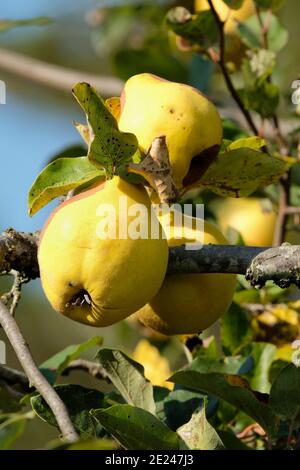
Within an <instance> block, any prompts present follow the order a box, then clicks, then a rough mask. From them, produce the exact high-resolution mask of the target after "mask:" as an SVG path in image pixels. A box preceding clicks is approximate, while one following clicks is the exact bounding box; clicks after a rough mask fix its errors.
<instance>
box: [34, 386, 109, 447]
mask: <svg viewBox="0 0 300 470" xmlns="http://www.w3.org/2000/svg"><path fill="white" fill-rule="evenodd" d="M54 388H55V391H56V392H57V394H58V395H59V397H60V398H61V399H62V401H63V402H64V403H65V405H66V407H67V409H68V412H69V415H70V418H71V420H72V422H73V424H74V427H75V429H76V431H77V432H78V433H79V434H80V436H81V437H83V438H84V439H90V438H95V437H101V436H102V435H103V429H102V428H101V426H99V425H98V423H97V422H96V421H95V420H94V419H93V417H92V416H91V414H90V413H89V412H90V410H91V409H93V408H104V407H106V406H107V403H106V401H105V398H104V394H103V393H102V392H99V391H98V390H93V389H88V388H85V387H82V386H81V385H73V384H68V385H56V386H55V387H54ZM30 403H31V406H32V409H33V410H34V411H35V413H36V414H37V415H38V416H39V417H40V418H41V419H42V420H43V421H46V422H47V423H49V424H51V425H52V426H55V427H58V426H57V422H56V419H55V417H54V415H53V413H52V411H51V410H50V408H49V406H48V404H47V403H46V402H45V400H44V399H43V398H42V397H41V395H35V396H33V397H31V399H30Z"/></svg>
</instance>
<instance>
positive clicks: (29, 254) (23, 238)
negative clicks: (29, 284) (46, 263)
mask: <svg viewBox="0 0 300 470" xmlns="http://www.w3.org/2000/svg"><path fill="white" fill-rule="evenodd" d="M38 236H39V232H36V233H22V232H17V231H16V230H14V229H13V228H9V229H7V230H6V231H5V232H3V234H2V235H1V236H0V273H2V274H4V273H5V274H7V273H9V272H10V271H12V270H14V271H18V272H19V273H20V274H22V275H23V276H24V277H28V279H35V278H37V277H39V267H38V264H37V241H38Z"/></svg>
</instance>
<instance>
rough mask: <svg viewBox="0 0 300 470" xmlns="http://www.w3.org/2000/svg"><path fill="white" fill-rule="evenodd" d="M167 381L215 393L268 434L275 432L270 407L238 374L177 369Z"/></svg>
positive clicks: (274, 423)
mask: <svg viewBox="0 0 300 470" xmlns="http://www.w3.org/2000/svg"><path fill="white" fill-rule="evenodd" d="M169 381H170V382H174V383H176V384H180V385H183V386H184V387H189V388H193V389H196V390H200V391H202V392H204V393H207V394H212V395H215V396H216V397H218V398H220V399H222V400H225V401H226V402H228V403H229V404H231V405H233V406H235V407H237V408H238V409H239V410H242V411H244V412H245V413H246V414H248V415H249V416H250V417H251V418H253V419H254V420H255V421H256V422H258V423H259V424H260V425H261V426H262V427H263V428H264V429H265V431H266V432H267V433H268V434H270V435H274V434H275V433H276V420H275V416H274V414H273V412H272V410H271V408H270V407H269V406H268V405H266V404H264V403H261V402H260V401H259V400H258V399H257V398H256V396H255V393H254V392H253V391H252V390H251V389H249V388H247V387H246V386H245V385H244V384H243V381H242V380H241V379H240V378H239V377H238V376H233V375H223V374H219V373H211V374H201V373H199V372H196V371H179V372H177V373H175V374H174V375H173V376H172V377H171V378H170V379H169ZM236 383H237V384H236ZM233 384H235V385H233ZM241 385H242V386H241Z"/></svg>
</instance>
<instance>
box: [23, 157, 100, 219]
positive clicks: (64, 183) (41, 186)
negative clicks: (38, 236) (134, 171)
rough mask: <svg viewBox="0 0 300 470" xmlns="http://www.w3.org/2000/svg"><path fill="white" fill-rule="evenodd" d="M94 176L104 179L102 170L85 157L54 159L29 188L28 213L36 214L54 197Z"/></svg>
mask: <svg viewBox="0 0 300 470" xmlns="http://www.w3.org/2000/svg"><path fill="white" fill-rule="evenodd" d="M95 177H102V178H103V180H104V179H105V178H104V172H103V171H102V172H101V171H100V170H99V169H97V168H96V167H95V166H94V165H92V164H91V163H90V162H89V161H88V159H87V157H76V158H58V159H57V160H54V161H53V162H52V163H50V164H49V165H47V166H46V168H44V169H43V171H42V172H41V173H40V174H39V175H38V177H37V178H36V180H35V181H34V183H33V185H32V186H31V188H30V190H29V194H28V209H29V215H34V214H36V212H38V211H39V210H40V209H41V208H42V207H44V206H45V205H46V204H48V203H49V202H50V201H52V200H53V199H55V198H56V197H58V196H62V195H63V194H66V193H67V192H68V191H70V190H71V189H74V188H76V187H78V186H80V185H82V184H83V183H85V182H87V181H89V180H92V179H93V178H95Z"/></svg>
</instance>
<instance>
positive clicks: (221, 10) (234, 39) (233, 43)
mask: <svg viewBox="0 0 300 470" xmlns="http://www.w3.org/2000/svg"><path fill="white" fill-rule="evenodd" d="M213 4H214V7H215V9H216V11H217V13H218V15H219V17H220V18H221V20H222V21H226V23H225V28H224V30H225V33H226V35H227V41H226V60H228V61H232V62H234V63H239V62H240V60H241V57H242V56H243V51H244V47H243V45H242V44H241V40H240V38H239V37H238V35H237V32H236V24H237V23H236V20H238V21H240V22H243V21H245V20H247V19H248V18H250V16H252V15H254V14H255V5H254V2H253V0H245V2H244V4H243V6H242V7H241V8H239V9H238V10H233V9H230V8H229V7H228V6H227V5H226V3H224V2H223V0H213ZM209 8H210V7H209V3H208V1H207V0H195V11H196V12H200V11H203V10H209Z"/></svg>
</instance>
